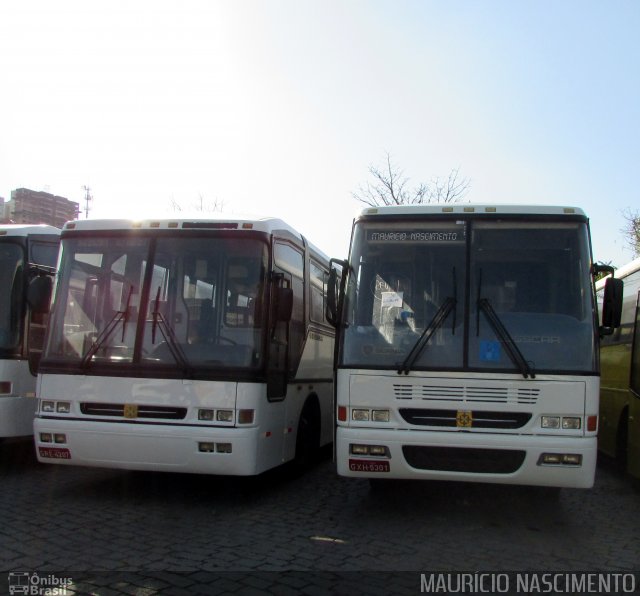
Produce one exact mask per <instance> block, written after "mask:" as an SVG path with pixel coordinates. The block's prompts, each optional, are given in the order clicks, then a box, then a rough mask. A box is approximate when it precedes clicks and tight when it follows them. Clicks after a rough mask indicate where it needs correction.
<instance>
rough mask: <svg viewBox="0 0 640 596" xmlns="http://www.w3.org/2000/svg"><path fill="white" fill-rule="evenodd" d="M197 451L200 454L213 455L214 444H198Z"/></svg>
mask: <svg viewBox="0 0 640 596" xmlns="http://www.w3.org/2000/svg"><path fill="white" fill-rule="evenodd" d="M198 451H200V453H213V452H214V451H215V444H214V443H205V442H200V443H198Z"/></svg>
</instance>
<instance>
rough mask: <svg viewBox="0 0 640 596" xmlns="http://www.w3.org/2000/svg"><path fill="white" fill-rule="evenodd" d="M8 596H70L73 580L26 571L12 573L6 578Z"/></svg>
mask: <svg viewBox="0 0 640 596" xmlns="http://www.w3.org/2000/svg"><path fill="white" fill-rule="evenodd" d="M7 579H8V582H9V594H10V595H11V596H13V595H14V594H16V595H18V594H32V595H33V596H66V595H67V594H71V591H70V590H71V585H72V583H73V580H72V579H71V578H70V577H58V576H57V575H53V574H48V575H39V574H38V573H30V572H28V571H12V572H11V573H9V576H8V578H7Z"/></svg>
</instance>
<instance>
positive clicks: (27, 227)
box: [0, 224, 60, 237]
mask: <svg viewBox="0 0 640 596" xmlns="http://www.w3.org/2000/svg"><path fill="white" fill-rule="evenodd" d="M33 234H50V235H52V236H59V235H60V230H59V229H58V228H54V227H53V226H48V225H46V224H2V225H0V236H22V237H24V236H31V235H33Z"/></svg>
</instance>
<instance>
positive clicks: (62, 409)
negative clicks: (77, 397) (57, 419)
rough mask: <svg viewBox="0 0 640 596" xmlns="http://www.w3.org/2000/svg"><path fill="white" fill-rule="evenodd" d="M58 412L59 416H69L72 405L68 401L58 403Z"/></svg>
mask: <svg viewBox="0 0 640 596" xmlns="http://www.w3.org/2000/svg"><path fill="white" fill-rule="evenodd" d="M56 412H58V414H68V413H69V412H71V403H70V402H68V401H59V402H56Z"/></svg>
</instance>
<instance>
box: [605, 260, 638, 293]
mask: <svg viewBox="0 0 640 596" xmlns="http://www.w3.org/2000/svg"><path fill="white" fill-rule="evenodd" d="M638 269H640V258H637V259H634V260H633V261H630V262H629V263H626V264H625V265H623V266H622V267H619V268H618V269H616V271H615V274H614V277H617V278H618V279H624V278H625V277H628V276H629V275H631V274H632V273H635V272H636V271H638ZM607 277H609V276H608V275H607V276H606V277H603V278H601V279H599V280H598V281H597V283H596V290H599V289H600V288H601V287H603V286H604V282H605V279H607Z"/></svg>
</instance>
